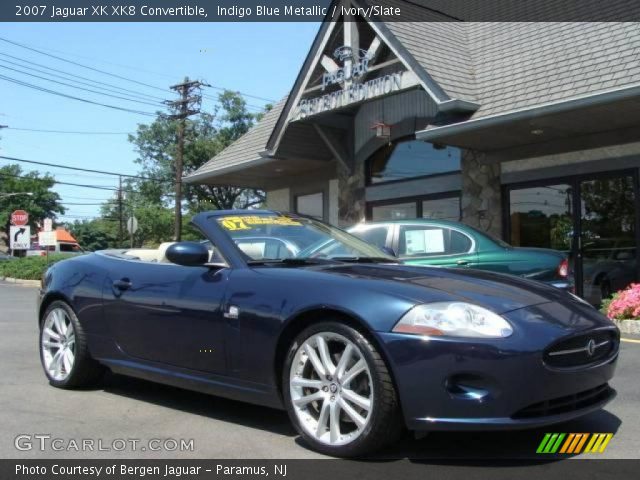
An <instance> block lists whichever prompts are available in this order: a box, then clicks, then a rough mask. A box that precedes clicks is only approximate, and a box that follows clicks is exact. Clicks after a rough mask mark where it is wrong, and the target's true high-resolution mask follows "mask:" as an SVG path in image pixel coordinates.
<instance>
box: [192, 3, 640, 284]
mask: <svg viewBox="0 0 640 480" xmlns="http://www.w3.org/2000/svg"><path fill="white" fill-rule="evenodd" d="M396 3H402V2H399V1H398V2H396ZM411 5H412V6H411V8H413V9H415V10H416V17H417V18H419V12H418V10H420V7H418V6H417V4H413V2H412V4H411ZM261 74H262V75H263V76H264V78H265V81H268V78H269V74H270V73H269V72H262V73H261ZM271 74H272V75H273V76H274V77H275V76H276V75H277V72H275V71H274V72H272V73H271ZM639 125H640V25H638V24H637V23H604V22H603V23H597V22H588V23H556V22H553V23H536V22H531V23H504V22H503V23H498V22H496V23H468V22H455V21H443V22H426V21H424V22H404V21H403V22H384V21H370V20H364V19H359V18H341V19H340V21H325V22H324V23H323V24H322V25H321V27H320V30H319V32H318V34H317V36H316V38H315V40H314V42H313V44H312V45H311V49H310V51H309V54H308V56H307V57H306V60H305V61H304V63H303V64H302V66H301V69H300V73H299V75H298V77H297V79H296V81H295V83H294V85H293V88H292V90H291V92H290V94H289V95H288V96H287V97H286V98H285V99H283V100H282V101H280V102H279V103H278V104H276V105H275V106H274V108H273V109H272V110H271V111H269V112H268V113H267V114H266V115H265V116H264V117H263V118H262V120H261V121H260V122H259V123H257V124H256V125H255V126H254V127H253V128H252V129H251V130H250V131H249V132H248V133H247V134H245V135H244V136H243V137H241V138H240V139H239V140H237V141H236V142H235V143H234V144H232V145H231V146H230V147H228V148H227V149H226V150H224V151H222V152H221V153H220V154H219V155H217V156H216V157H214V158H212V159H211V160H210V161H209V162H208V163H206V164H205V165H203V166H202V167H201V168H200V169H198V170H197V171H195V172H194V173H192V174H190V175H189V176H188V177H186V178H185V181H186V182H189V183H202V184H210V185H234V186H242V187H253V188H258V189H262V190H264V191H266V196H267V206H268V207H269V208H272V209H277V210H286V211H296V212H299V213H303V214H307V215H312V216H315V217H318V218H322V219H324V220H326V221H328V222H331V223H333V224H336V225H341V226H347V225H351V224H354V223H356V222H360V221H363V220H401V219H415V218H435V219H447V220H454V221H461V222H464V223H466V224H469V225H472V226H474V227H477V228H480V229H481V230H484V231H486V232H488V233H490V234H493V235H495V236H498V237H500V238H502V239H504V240H506V241H508V242H509V243H511V244H513V245H515V246H533V247H544V248H555V249H559V250H564V251H566V252H568V253H569V254H570V255H571V257H572V258H573V259H575V260H576V261H575V272H576V280H577V290H578V292H580V293H584V290H586V289H587V288H593V287H594V286H597V285H599V282H601V281H602V279H601V278H595V277H597V276H598V275H601V274H602V270H603V269H604V270H606V273H607V275H609V276H613V275H614V273H611V272H612V270H615V269H616V268H617V269H618V270H620V272H621V273H620V272H618V273H615V275H617V277H616V279H615V280H608V281H615V282H624V283H625V284H626V283H629V282H630V281H632V280H633V279H635V278H637V276H638V275H637V274H638V264H637V262H636V251H637V246H638V241H639V239H638V232H639V228H638V223H639V221H640V220H639V215H638V212H640V208H638V207H639V199H638V197H639V191H638V190H639V187H638V173H639V172H638V170H639V168H640V128H639ZM381 228H382V227H381ZM602 265H609V267H602ZM604 288H606V286H605V287H604ZM609 288H615V286H609Z"/></svg>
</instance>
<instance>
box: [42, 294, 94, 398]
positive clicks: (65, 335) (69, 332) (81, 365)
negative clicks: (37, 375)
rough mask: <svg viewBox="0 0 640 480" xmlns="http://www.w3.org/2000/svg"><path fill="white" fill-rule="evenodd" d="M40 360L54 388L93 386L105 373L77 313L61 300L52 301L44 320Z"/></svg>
mask: <svg viewBox="0 0 640 480" xmlns="http://www.w3.org/2000/svg"><path fill="white" fill-rule="evenodd" d="M40 360H41V362H42V368H43V369H44V373H45V375H46V376H47V378H48V379H49V383H50V384H51V385H53V386H54V387H60V388H73V387H88V386H93V385H95V384H96V383H97V382H98V381H99V380H100V379H101V378H102V376H103V374H104V371H105V368H104V367H103V366H102V365H100V364H99V363H98V362H96V361H95V360H94V359H93V358H91V356H90V355H89V348H88V345H87V339H86V335H85V333H84V330H83V328H82V325H81V324H80V321H79V320H78V317H77V316H76V314H75V312H74V311H73V309H72V308H71V307H70V306H69V305H68V304H67V303H66V302H63V301H60V300H56V301H55V302H52V303H51V305H49V307H48V308H47V310H46V311H45V313H44V316H43V318H42V323H41V325H40Z"/></svg>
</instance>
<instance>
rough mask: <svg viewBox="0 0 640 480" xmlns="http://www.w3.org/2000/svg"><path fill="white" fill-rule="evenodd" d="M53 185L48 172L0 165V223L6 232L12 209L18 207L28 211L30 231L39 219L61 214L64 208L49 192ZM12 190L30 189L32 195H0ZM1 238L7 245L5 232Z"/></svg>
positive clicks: (34, 228) (53, 194) (28, 190)
mask: <svg viewBox="0 0 640 480" xmlns="http://www.w3.org/2000/svg"><path fill="white" fill-rule="evenodd" d="M54 184H55V181H54V178H53V177H52V176H50V175H48V174H45V175H41V174H40V173H38V172H28V173H25V172H23V171H22V169H21V168H20V166H19V165H5V166H3V167H0V219H2V220H1V223H0V224H1V225H3V226H4V231H5V232H6V233H7V234H8V233H9V227H10V217H11V212H13V211H14V210H18V209H21V210H26V211H27V212H28V213H29V225H30V226H31V232H32V233H36V232H37V231H38V228H37V226H38V224H41V222H42V220H43V219H45V218H47V217H50V218H54V219H55V217H56V214H63V213H64V212H65V209H64V207H63V206H62V205H61V204H60V200H61V199H60V196H59V195H58V194H57V193H55V192H53V191H51V187H53V185H54ZM16 192H31V193H32V194H33V195H31V196H27V195H15V196H9V197H7V196H3V194H5V193H16ZM3 241H4V243H5V245H7V246H8V245H9V238H8V235H7V238H4V239H3Z"/></svg>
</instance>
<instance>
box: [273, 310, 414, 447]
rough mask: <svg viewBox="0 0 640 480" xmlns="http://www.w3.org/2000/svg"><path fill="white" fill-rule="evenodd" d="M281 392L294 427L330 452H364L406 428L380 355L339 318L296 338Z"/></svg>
mask: <svg viewBox="0 0 640 480" xmlns="http://www.w3.org/2000/svg"><path fill="white" fill-rule="evenodd" d="M322 343H324V347H326V348H323V346H322V345H321V344H322ZM347 348H349V353H348V354H347V357H346V359H344V362H341V359H343V357H344V354H345V352H347ZM311 350H313V352H314V353H315V358H313V357H314V355H313V354H311V353H310V351H311ZM323 351H324V353H325V354H324V355H323ZM327 358H328V359H329V365H327V361H326V359H327ZM318 362H319V364H318ZM362 362H364V363H362ZM363 365H364V367H365V368H364V370H362V368H363ZM359 370H362V371H361V372H360V373H355V374H354V372H358V371H359ZM327 372H329V373H327ZM323 377H324V378H323ZM282 390H283V391H282V394H283V398H284V402H285V406H286V409H287V413H288V414H289V418H290V420H291V422H292V423H293V425H294V427H295V429H296V431H297V432H298V433H299V434H300V436H301V437H302V438H303V440H304V441H305V442H306V443H307V444H308V445H309V446H310V447H311V448H312V449H313V450H316V451H318V452H320V453H323V454H326V455H331V456H335V457H359V456H363V455H366V454H369V453H372V452H373V451H375V450H377V449H379V448H383V447H384V446H386V445H389V444H391V443H393V442H395V441H397V439H398V438H399V436H400V434H401V433H402V431H403V429H404V427H403V421H402V418H401V414H400V413H401V412H400V406H399V403H398V397H397V394H396V390H395V387H394V384H393V380H392V378H391V375H390V373H389V371H388V369H387V367H386V365H385V363H384V361H383V359H382V357H381V356H380V353H379V352H378V350H377V349H376V347H375V346H374V345H373V344H372V343H371V342H370V341H369V340H368V339H367V338H366V337H365V336H364V335H362V334H361V333H360V332H359V331H357V330H355V329H353V328H351V327H349V326H347V325H345V324H343V323H338V322H337V321H326V322H322V323H318V324H314V325H312V326H310V327H308V328H306V329H305V330H304V331H302V332H301V333H300V334H299V335H298V336H297V337H296V338H295V340H294V341H293V343H292V344H291V346H290V348H289V351H288V353H287V356H286V358H285V361H284V368H283V374H282ZM354 394H355V395H354ZM309 397H312V398H313V400H310V399H309ZM367 407H368V409H367ZM354 414H355V415H354Z"/></svg>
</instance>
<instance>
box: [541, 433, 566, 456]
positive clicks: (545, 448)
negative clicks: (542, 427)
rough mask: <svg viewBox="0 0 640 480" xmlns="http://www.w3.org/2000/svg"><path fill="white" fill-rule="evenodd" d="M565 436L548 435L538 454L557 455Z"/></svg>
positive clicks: (561, 434)
mask: <svg viewBox="0 0 640 480" xmlns="http://www.w3.org/2000/svg"><path fill="white" fill-rule="evenodd" d="M565 435H566V434H565V433H547V434H546V435H545V436H544V438H543V439H542V442H540V445H538V449H537V450H536V453H556V451H557V450H558V447H559V446H560V443H561V442H562V439H563V438H564V437H565Z"/></svg>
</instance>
